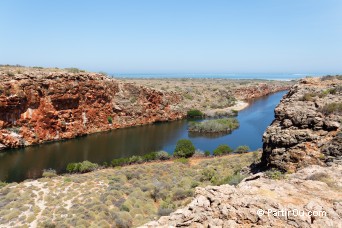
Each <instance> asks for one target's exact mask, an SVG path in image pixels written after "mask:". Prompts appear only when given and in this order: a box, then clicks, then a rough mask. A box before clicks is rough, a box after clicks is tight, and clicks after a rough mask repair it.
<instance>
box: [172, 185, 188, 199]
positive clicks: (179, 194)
mask: <svg viewBox="0 0 342 228" xmlns="http://www.w3.org/2000/svg"><path fill="white" fill-rule="evenodd" d="M191 195H192V191H191V190H184V189H182V188H177V189H176V190H175V192H174V193H173V195H172V199H173V200H182V199H185V198H187V197H189V196H191Z"/></svg>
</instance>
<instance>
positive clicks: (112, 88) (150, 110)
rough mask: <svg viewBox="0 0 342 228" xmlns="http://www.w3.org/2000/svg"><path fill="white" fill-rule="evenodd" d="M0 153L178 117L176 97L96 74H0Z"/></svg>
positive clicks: (11, 71) (23, 70)
mask: <svg viewBox="0 0 342 228" xmlns="http://www.w3.org/2000/svg"><path fill="white" fill-rule="evenodd" d="M0 78H1V80H0V149H5V148H15V147H22V146H27V145H32V144H39V143H42V142H46V141H54V140H62V139H69V138H74V137H77V136H80V135H85V134H90V133H94V132H100V131H107V130H110V129H115V128H122V127H129V126H134V125H142V124H148V123H153V122H157V121H168V120H176V119H180V118H183V117H184V115H185V114H184V111H181V110H179V108H177V104H178V103H179V102H180V100H181V99H182V98H181V96H179V95H177V94H176V93H172V92H168V93H164V92H161V91H157V90H153V89H148V88H146V87H142V86H136V85H132V84H130V83H123V82H120V81H118V80H115V79H111V78H109V77H107V76H104V75H102V74H97V73H86V72H75V73H70V72H67V71H63V70H53V69H49V70H47V69H33V68H23V67H20V68H9V69H8V70H6V71H5V70H2V71H0Z"/></svg>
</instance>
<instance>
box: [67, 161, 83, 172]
mask: <svg viewBox="0 0 342 228" xmlns="http://www.w3.org/2000/svg"><path fill="white" fill-rule="evenodd" d="M79 166H80V164H79V163H69V164H68V165H67V167H66V170H67V171H68V172H69V173H76V172H78V170H79Z"/></svg>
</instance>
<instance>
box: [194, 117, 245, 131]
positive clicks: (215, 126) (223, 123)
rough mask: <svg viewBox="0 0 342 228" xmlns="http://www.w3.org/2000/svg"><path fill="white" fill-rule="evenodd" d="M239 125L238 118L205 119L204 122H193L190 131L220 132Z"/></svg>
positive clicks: (230, 129)
mask: <svg viewBox="0 0 342 228" xmlns="http://www.w3.org/2000/svg"><path fill="white" fill-rule="evenodd" d="M238 127H239V121H238V120H237V119H236V118H223V119H213V120H204V121H202V122H191V123H190V124H189V131H190V132H200V133H219V132H231V131H232V130H234V129H236V128H238Z"/></svg>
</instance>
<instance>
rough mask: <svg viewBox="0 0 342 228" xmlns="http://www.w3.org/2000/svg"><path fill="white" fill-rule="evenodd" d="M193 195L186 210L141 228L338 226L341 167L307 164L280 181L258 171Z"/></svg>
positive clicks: (341, 204)
mask: <svg viewBox="0 0 342 228" xmlns="http://www.w3.org/2000/svg"><path fill="white" fill-rule="evenodd" d="M195 194H196V196H195V199H194V200H193V201H192V202H191V203H190V204H189V205H188V206H187V207H185V208H183V209H179V210H177V211H175V212H174V213H172V214H171V215H170V216H164V217H161V218H160V219H159V220H158V221H153V222H150V223H147V224H145V225H144V226H142V227H144V228H151V227H165V228H166V227H232V228H233V227H341V226H342V202H341V201H342V166H332V167H329V168H325V167H321V166H310V167H307V168H305V169H303V170H301V171H299V172H297V173H295V174H291V175H289V176H287V177H286V179H283V180H273V179H269V178H265V174H263V173H260V174H257V175H255V176H252V177H249V178H247V179H245V180H244V181H243V182H242V183H240V184H239V185H238V186H237V187H234V186H231V185H221V186H209V187H206V188H196V193H195ZM310 212H311V213H310Z"/></svg>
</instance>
